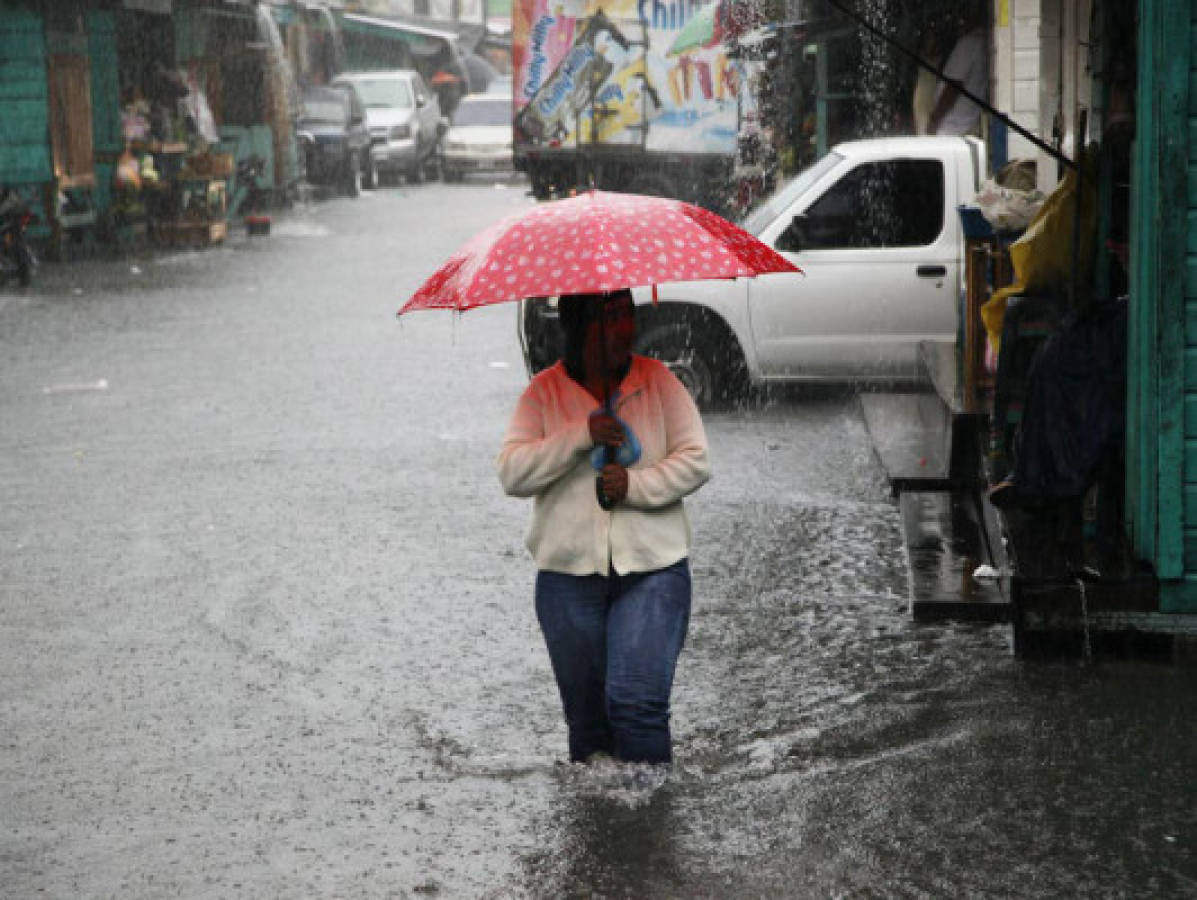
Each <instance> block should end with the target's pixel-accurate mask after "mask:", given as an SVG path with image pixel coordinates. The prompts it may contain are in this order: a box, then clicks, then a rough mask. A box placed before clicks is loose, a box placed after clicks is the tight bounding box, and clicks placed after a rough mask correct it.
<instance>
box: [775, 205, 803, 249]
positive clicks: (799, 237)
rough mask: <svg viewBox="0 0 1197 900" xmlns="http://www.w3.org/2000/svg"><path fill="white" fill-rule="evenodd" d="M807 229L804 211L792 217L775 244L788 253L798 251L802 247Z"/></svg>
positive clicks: (777, 247)
mask: <svg viewBox="0 0 1197 900" xmlns="http://www.w3.org/2000/svg"><path fill="white" fill-rule="evenodd" d="M805 231H806V216H805V215H803V214H802V213H799V214H798V215H796V216H794V218H792V219H790V224H789V225H787V226H786V230H785V231H783V232H782V233H781V234H779V235H778V236H777V240H776V241H775V242H774V246H775V247H776V249H778V250H782V251H784V252H786V253H797V252H798V251H799V250H801V249H802V244H803V237H804V236H805Z"/></svg>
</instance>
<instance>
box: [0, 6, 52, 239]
mask: <svg viewBox="0 0 1197 900" xmlns="http://www.w3.org/2000/svg"><path fill="white" fill-rule="evenodd" d="M0 122H3V123H4V126H3V128H0V184H6V185H14V186H19V187H20V188H21V192H22V194H24V196H25V197H26V199H27V200H29V201H30V202H31V203H32V205H33V207H34V212H35V213H36V214H37V216H38V218H39V220H40V222H41V223H42V224H41V225H40V226H36V227H34V228H33V229H32V232H33V234H34V235H35V236H44V235H45V234H47V233H48V229H47V228H46V226H45V223H46V221H47V218H46V214H45V209H44V207H43V204H42V191H41V188H40V186H41V185H43V184H45V183H46V182H48V181H49V180H50V179H51V177H52V176H53V168H52V165H51V161H50V119H49V101H48V90H47V87H46V33H45V28H44V27H43V24H42V17H41V13H40V11H39V10H38V9H37V7H36V5H35V4H33V3H4V4H0Z"/></svg>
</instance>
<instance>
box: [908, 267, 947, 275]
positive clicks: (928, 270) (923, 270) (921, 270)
mask: <svg viewBox="0 0 1197 900" xmlns="http://www.w3.org/2000/svg"><path fill="white" fill-rule="evenodd" d="M914 272H915V274H916V275H918V277H919V278H943V277H944V276H945V275H947V274H948V267H947V266H919V267H918V268H917V269H915V270H914Z"/></svg>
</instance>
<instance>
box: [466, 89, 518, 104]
mask: <svg viewBox="0 0 1197 900" xmlns="http://www.w3.org/2000/svg"><path fill="white" fill-rule="evenodd" d="M504 101H506V102H507V103H510V102H511V94H500V93H498V92H495V93H491V92H490V91H479V92H478V93H476V94H466V95H465V96H464V97H462V98H461V99H460V100H459V101H458V103H502V102H504Z"/></svg>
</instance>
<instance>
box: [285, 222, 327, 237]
mask: <svg viewBox="0 0 1197 900" xmlns="http://www.w3.org/2000/svg"><path fill="white" fill-rule="evenodd" d="M270 233H271V235H273V236H275V237H300V238H319V237H328V236H329V235H331V234H332V230H331V229H329V228H328V227H327V226H325V225H321V224H320V223H319V222H307V221H304V220H303V219H283V220H282V221H279V222H275V223H273V224H272V226H271V228H270Z"/></svg>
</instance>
